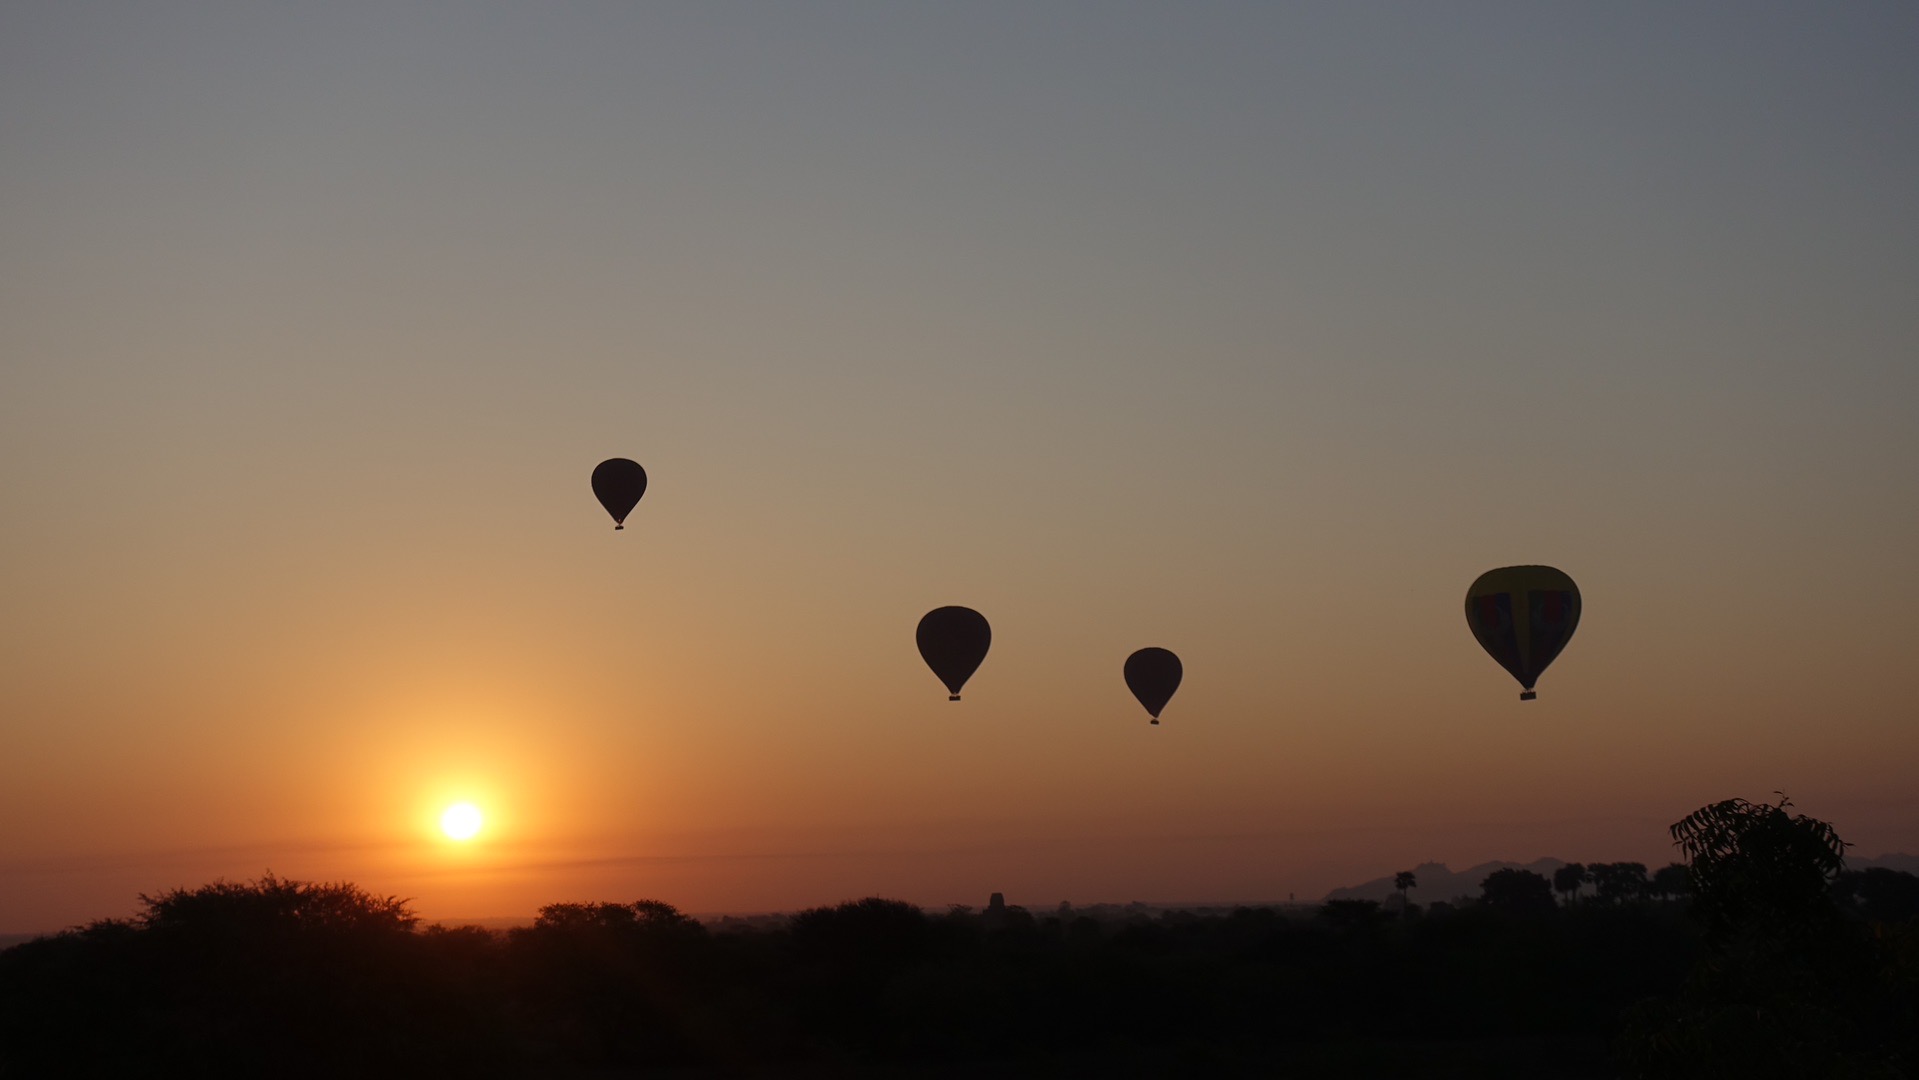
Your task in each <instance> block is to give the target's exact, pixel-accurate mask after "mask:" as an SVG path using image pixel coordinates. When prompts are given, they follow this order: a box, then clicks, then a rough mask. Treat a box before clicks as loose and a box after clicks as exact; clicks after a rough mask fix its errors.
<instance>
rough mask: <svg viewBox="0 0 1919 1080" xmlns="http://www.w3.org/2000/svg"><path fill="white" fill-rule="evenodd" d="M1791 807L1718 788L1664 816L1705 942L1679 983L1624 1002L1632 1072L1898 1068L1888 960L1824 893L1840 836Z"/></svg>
mask: <svg viewBox="0 0 1919 1080" xmlns="http://www.w3.org/2000/svg"><path fill="white" fill-rule="evenodd" d="M1791 807H1792V802H1791V800H1789V799H1787V798H1786V797H1785V796H1784V795H1781V796H1780V798H1779V801H1778V802H1777V803H1752V802H1747V801H1746V800H1744V799H1727V800H1724V801H1722V802H1717V803H1713V804H1712V805H1710V806H1705V807H1701V808H1700V809H1698V810H1696V811H1694V812H1693V813H1691V814H1689V815H1687V816H1686V817H1685V818H1684V819H1682V820H1681V821H1679V822H1677V823H1675V824H1674V825H1673V826H1672V830H1671V831H1672V836H1673V843H1674V844H1675V845H1676V846H1677V847H1678V848H1679V849H1680V850H1681V852H1682V853H1683V854H1684V855H1685V856H1686V859H1687V862H1688V864H1689V866H1690V868H1691V887H1692V904H1691V907H1690V916H1691V918H1692V919H1693V920H1694V922H1695V924H1696V926H1697V927H1698V930H1699V933H1700V935H1701V938H1702V940H1703V943H1704V945H1705V951H1704V954H1703V956H1702V958H1701V959H1700V961H1699V963H1698V964H1697V965H1696V966H1695V968H1694V971H1693V973H1692V975H1691V977H1690V978H1689V979H1688V980H1687V982H1686V985H1685V987H1684V988H1683V989H1682V991H1681V992H1680V993H1679V995H1677V996H1676V997H1674V998H1670V999H1663V1000H1654V1001H1649V1002H1646V1003H1644V1004H1642V1005H1640V1006H1638V1007H1637V1008H1635V1010H1634V1011H1633V1014H1632V1016H1631V1019H1630V1022H1629V1024H1628V1027H1627V1030H1626V1032H1625V1034H1624V1035H1622V1036H1621V1038H1620V1040H1619V1049H1620V1051H1621V1056H1622V1057H1623V1058H1624V1059H1625V1061H1626V1063H1627V1064H1628V1065H1629V1066H1630V1067H1631V1069H1632V1070H1633V1075H1635V1076H1640V1077H1660V1078H1664V1077H1674V1078H1677V1077H1714V1076H1726V1077H1732V1076H1741V1077H1853V1076H1858V1077H1866V1076H1896V1075H1902V1073H1901V1072H1900V1071H1898V1067H1897V1066H1896V1065H1895V1062H1896V1061H1897V1059H1898V1058H1899V1057H1900V1056H1902V1055H1907V1056H1909V1055H1910V1054H1911V1053H1912V1050H1913V1049H1914V1047H1913V1045H1912V1041H1913V1035H1914V1031H1913V1020H1912V1016H1911V1010H1910V1009H1909V1008H1908V1009H1905V1010H1898V1009H1890V1010H1889V1009H1888V1008H1887V1007H1886V1006H1887V1000H1886V996H1885V993H1884V991H1883V989H1882V987H1884V986H1885V981H1886V976H1887V974H1888V973H1889V972H1892V971H1896V970H1897V969H1896V968H1894V967H1892V966H1889V964H1888V959H1889V958H1887V957H1885V956H1883V955H1881V954H1879V953H1878V952H1877V950H1875V948H1873V947H1872V945H1871V943H1870V942H1869V940H1868V939H1867V937H1866V936H1865V935H1864V934H1862V933H1861V932H1860V928H1859V927H1858V926H1857V925H1856V924H1854V923H1851V922H1849V921H1848V920H1846V919H1845V918H1843V916H1842V914H1841V912H1840V910H1839V907H1838V904H1837V903H1836V901H1835V899H1834V895H1833V889H1832V883H1833V880H1834V878H1836V877H1837V876H1838V875H1839V873H1840V872H1841V870H1842V869H1843V867H1844V866H1845V849H1846V844H1845V841H1843V840H1841V839H1840V838H1839V834H1838V833H1837V832H1836V831H1835V830H1834V829H1833V827H1832V826H1831V825H1830V824H1828V823H1826V822H1824V821H1820V820H1817V819H1815V818H1811V817H1807V816H1805V815H1803V814H1793V813H1789V810H1790V809H1791ZM1902 1044H1903V1049H1902V1048H1901V1047H1902Z"/></svg>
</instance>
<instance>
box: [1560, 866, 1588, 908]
mask: <svg viewBox="0 0 1919 1080" xmlns="http://www.w3.org/2000/svg"><path fill="white" fill-rule="evenodd" d="M1588 880H1590V879H1589V877H1588V876H1587V873H1586V868H1585V867H1584V866H1582V865H1580V864H1579V863H1576V862H1575V863H1567V864H1566V865H1564V866H1562V867H1560V868H1559V869H1557V870H1554V871H1553V888H1555V889H1557V890H1559V892H1560V893H1561V894H1563V895H1564V896H1565V898H1566V906H1567V907H1571V906H1572V903H1573V901H1574V900H1575V899H1577V898H1578V895H1579V887H1580V886H1581V885H1584V884H1585V883H1586V882H1587V881H1588Z"/></svg>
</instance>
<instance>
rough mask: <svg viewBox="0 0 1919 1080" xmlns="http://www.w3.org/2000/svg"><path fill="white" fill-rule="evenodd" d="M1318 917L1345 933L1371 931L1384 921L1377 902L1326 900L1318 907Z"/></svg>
mask: <svg viewBox="0 0 1919 1080" xmlns="http://www.w3.org/2000/svg"><path fill="white" fill-rule="evenodd" d="M1319 917H1320V918H1321V919H1323V920H1325V922H1326V925H1328V926H1330V927H1332V928H1333V929H1335V930H1338V931H1341V932H1346V933H1351V932H1355V931H1362V930H1368V929H1371V928H1372V927H1375V926H1378V925H1379V924H1380V923H1382V922H1384V921H1385V919H1386V916H1385V914H1384V913H1383V912H1382V911H1381V910H1380V907H1379V901H1377V900H1328V901H1326V902H1325V903H1324V904H1321V905H1320V908H1319Z"/></svg>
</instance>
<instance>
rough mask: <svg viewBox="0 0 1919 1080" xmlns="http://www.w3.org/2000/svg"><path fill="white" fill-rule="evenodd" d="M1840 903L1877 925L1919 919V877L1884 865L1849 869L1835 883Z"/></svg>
mask: <svg viewBox="0 0 1919 1080" xmlns="http://www.w3.org/2000/svg"><path fill="white" fill-rule="evenodd" d="M1833 891H1834V892H1835V893H1836V894H1837V896H1838V898H1839V902H1840V903H1841V904H1844V905H1845V906H1846V907H1847V908H1849V909H1851V910H1853V911H1856V912H1858V913H1859V915H1860V916H1861V917H1863V918H1865V919H1868V920H1870V921H1872V922H1876V923H1888V924H1900V923H1910V922H1912V921H1913V920H1915V919H1919V876H1916V875H1913V874H1907V873H1902V872H1900V871H1898V870H1889V869H1887V868H1885V867H1883V866H1873V867H1868V868H1867V869H1865V870H1848V871H1846V872H1844V873H1842V874H1840V875H1839V878H1838V880H1836V881H1834V882H1833Z"/></svg>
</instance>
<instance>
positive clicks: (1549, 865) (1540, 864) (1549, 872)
mask: <svg viewBox="0 0 1919 1080" xmlns="http://www.w3.org/2000/svg"><path fill="white" fill-rule="evenodd" d="M1564 865H1566V864H1565V862H1564V861H1562V860H1560V859H1534V860H1533V861H1532V862H1529V863H1516V862H1489V863H1480V864H1479V865H1478V866H1474V867H1471V868H1468V869H1465V870H1460V871H1457V872H1455V871H1453V870H1452V869H1450V868H1448V867H1447V865H1446V864H1445V863H1436V862H1434V863H1421V864H1419V865H1418V866H1415V867H1413V876H1414V877H1417V878H1418V879H1419V884H1418V885H1417V886H1415V887H1413V888H1412V889H1409V890H1407V892H1406V897H1407V899H1409V900H1411V901H1413V902H1414V903H1416V904H1430V903H1432V902H1433V901H1435V900H1456V899H1458V898H1460V897H1462V896H1463V897H1470V898H1474V899H1477V898H1478V896H1479V885H1480V882H1483V881H1485V880H1486V878H1487V876H1488V875H1490V874H1491V873H1492V872H1493V871H1495V870H1531V871H1532V872H1533V873H1535V874H1538V875H1539V876H1541V877H1543V878H1545V879H1546V880H1548V881H1551V880H1552V876H1553V871H1554V870H1557V869H1559V868H1560V867H1562V866H1564ZM1398 895H1399V890H1398V889H1395V888H1393V875H1391V874H1388V875H1387V876H1385V877H1383V878H1374V879H1373V880H1371V881H1367V882H1362V883H1361V884H1358V885H1348V886H1347V887H1345V888H1343V889H1334V890H1333V891H1332V892H1329V893H1327V894H1326V897H1325V900H1385V899H1386V898H1387V897H1390V896H1398ZM1321 902H1322V903H1324V902H1325V901H1324V900H1322V901H1321Z"/></svg>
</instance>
